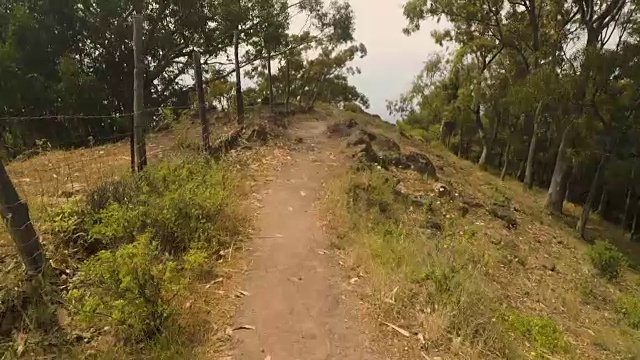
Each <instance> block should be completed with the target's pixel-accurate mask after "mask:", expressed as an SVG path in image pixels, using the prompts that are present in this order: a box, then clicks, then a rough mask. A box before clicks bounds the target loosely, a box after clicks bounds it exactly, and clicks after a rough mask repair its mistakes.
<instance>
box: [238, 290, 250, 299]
mask: <svg viewBox="0 0 640 360" xmlns="http://www.w3.org/2000/svg"><path fill="white" fill-rule="evenodd" d="M245 296H249V293H248V292H246V291H244V290H238V292H237V293H236V297H239V298H241V297H245Z"/></svg>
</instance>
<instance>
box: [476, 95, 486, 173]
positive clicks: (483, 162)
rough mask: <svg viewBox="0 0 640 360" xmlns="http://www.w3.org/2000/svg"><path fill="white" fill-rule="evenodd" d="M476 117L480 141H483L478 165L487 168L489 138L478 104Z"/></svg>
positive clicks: (483, 168)
mask: <svg viewBox="0 0 640 360" xmlns="http://www.w3.org/2000/svg"><path fill="white" fill-rule="evenodd" d="M475 119H476V126H477V127H478V135H480V141H481V142H482V155H480V160H478V166H480V169H482V170H485V169H486V168H487V157H488V156H489V140H488V139H487V134H486V132H485V130H484V124H483V123H482V115H481V114H480V106H476V109H475Z"/></svg>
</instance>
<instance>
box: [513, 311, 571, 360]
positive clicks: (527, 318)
mask: <svg viewBox="0 0 640 360" xmlns="http://www.w3.org/2000/svg"><path fill="white" fill-rule="evenodd" d="M503 320H504V322H505V326H506V329H507V331H509V332H510V333H511V334H512V335H515V336H518V337H523V338H524V339H525V340H526V341H528V342H529V343H530V344H531V346H532V347H533V349H532V350H533V353H532V354H530V355H532V357H534V358H543V359H544V358H548V356H547V355H550V354H558V353H566V352H568V351H569V343H568V342H567V341H566V340H565V338H564V335H563V334H562V331H561V330H560V329H559V328H558V325H557V324H556V323H555V321H553V319H551V318H550V317H547V316H535V315H527V314H523V313H521V312H518V311H515V310H511V311H507V312H506V313H505V314H504V319H503Z"/></svg>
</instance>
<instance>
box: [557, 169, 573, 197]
mask: <svg viewBox="0 0 640 360" xmlns="http://www.w3.org/2000/svg"><path fill="white" fill-rule="evenodd" d="M572 179H573V166H572V165H571V164H569V166H568V169H567V171H565V172H564V176H563V178H562V181H561V182H560V193H561V194H564V198H563V201H566V200H567V199H569V191H571V188H570V185H571V180H572Z"/></svg>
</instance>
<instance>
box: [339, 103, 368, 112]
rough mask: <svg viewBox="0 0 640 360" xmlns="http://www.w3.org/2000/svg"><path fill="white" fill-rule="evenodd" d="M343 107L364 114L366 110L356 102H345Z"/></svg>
mask: <svg viewBox="0 0 640 360" xmlns="http://www.w3.org/2000/svg"><path fill="white" fill-rule="evenodd" d="M342 108H343V109H344V110H345V111H349V112H352V113H356V114H364V110H363V109H362V107H361V106H360V105H358V104H356V103H354V102H348V103H344V105H342Z"/></svg>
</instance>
